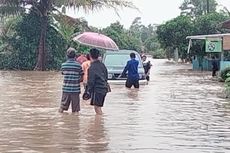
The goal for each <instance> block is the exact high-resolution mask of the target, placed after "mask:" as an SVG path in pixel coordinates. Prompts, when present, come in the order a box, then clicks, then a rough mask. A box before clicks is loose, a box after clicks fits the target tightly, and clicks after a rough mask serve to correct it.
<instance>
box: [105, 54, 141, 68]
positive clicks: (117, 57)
mask: <svg viewBox="0 0 230 153" xmlns="http://www.w3.org/2000/svg"><path fill="white" fill-rule="evenodd" d="M136 59H138V61H139V67H141V66H142V64H141V60H140V58H139V57H138V56H137V57H136ZM128 60H130V56H129V55H128V54H110V55H109V54H108V55H105V59H104V64H105V65H106V66H119V67H124V66H125V65H126V63H127V61H128Z"/></svg>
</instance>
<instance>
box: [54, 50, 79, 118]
mask: <svg viewBox="0 0 230 153" xmlns="http://www.w3.org/2000/svg"><path fill="white" fill-rule="evenodd" d="M75 56H76V50H75V49H73V48H69V49H68V50H67V58H68V59H67V61H66V62H65V63H63V64H62V66H61V71H62V74H63V75H64V81H63V87H62V99H61V106H60V109H59V112H60V113H63V111H68V109H69V105H70V103H71V105H72V112H73V113H77V114H78V112H79V111H80V97H79V94H80V91H81V89H80V79H81V77H82V75H83V72H82V68H81V65H80V64H79V63H78V62H76V61H75V59H74V58H75Z"/></svg>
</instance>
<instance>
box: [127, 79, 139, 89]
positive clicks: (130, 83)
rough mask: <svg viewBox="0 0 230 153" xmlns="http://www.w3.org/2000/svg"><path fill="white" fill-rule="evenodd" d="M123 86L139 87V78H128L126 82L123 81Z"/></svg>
mask: <svg viewBox="0 0 230 153" xmlns="http://www.w3.org/2000/svg"><path fill="white" fill-rule="evenodd" d="M125 86H126V87H127V88H131V87H132V86H134V88H139V80H130V79H127V80H126V83H125Z"/></svg>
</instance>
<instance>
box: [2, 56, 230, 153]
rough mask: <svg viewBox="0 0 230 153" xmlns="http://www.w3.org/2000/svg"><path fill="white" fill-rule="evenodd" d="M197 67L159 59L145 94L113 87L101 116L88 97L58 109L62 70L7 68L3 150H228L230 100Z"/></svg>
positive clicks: (122, 152)
mask: <svg viewBox="0 0 230 153" xmlns="http://www.w3.org/2000/svg"><path fill="white" fill-rule="evenodd" d="M190 69H191V65H174V64H169V63H166V62H165V61H164V60H154V61H153V68H152V73H151V82H150V83H149V85H147V86H141V89H140V90H139V91H136V90H127V89H126V88H125V87H123V86H118V85H116V86H115V85H112V86H111V87H112V93H109V94H108V96H107V99H106V102H105V107H104V108H103V111H104V113H105V115H104V116H102V117H97V116H95V115H94V110H93V108H92V107H91V106H90V105H88V104H87V102H83V101H82V102H81V114H80V115H79V116H76V115H72V114H71V113H70V112H69V113H65V114H59V113H58V112H57V110H58V108H59V103H60V98H61V85H62V76H61V75H60V74H59V73H58V72H0V92H1V95H0V152H9V153H16V152H17V153H18V152H23V153H43V152H44V153H69V152H73V153H133V152H134V153H158V152H159V153H171V152H172V153H175V152H176V153H227V152H230V101H228V100H225V99H222V98H221V97H220V96H219V95H220V93H221V91H222V90H223V84H220V83H217V82H215V81H212V80H211V79H210V75H211V74H210V73H206V72H193V71H191V70H190Z"/></svg>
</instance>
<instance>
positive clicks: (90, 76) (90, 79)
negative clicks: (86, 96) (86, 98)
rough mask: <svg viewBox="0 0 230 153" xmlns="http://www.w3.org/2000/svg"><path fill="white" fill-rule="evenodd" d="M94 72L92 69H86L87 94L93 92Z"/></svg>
mask: <svg viewBox="0 0 230 153" xmlns="http://www.w3.org/2000/svg"><path fill="white" fill-rule="evenodd" d="M95 76H96V75H95V72H94V70H93V69H92V68H89V69H88V82H87V88H88V90H89V92H92V91H93V88H94V84H95Z"/></svg>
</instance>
